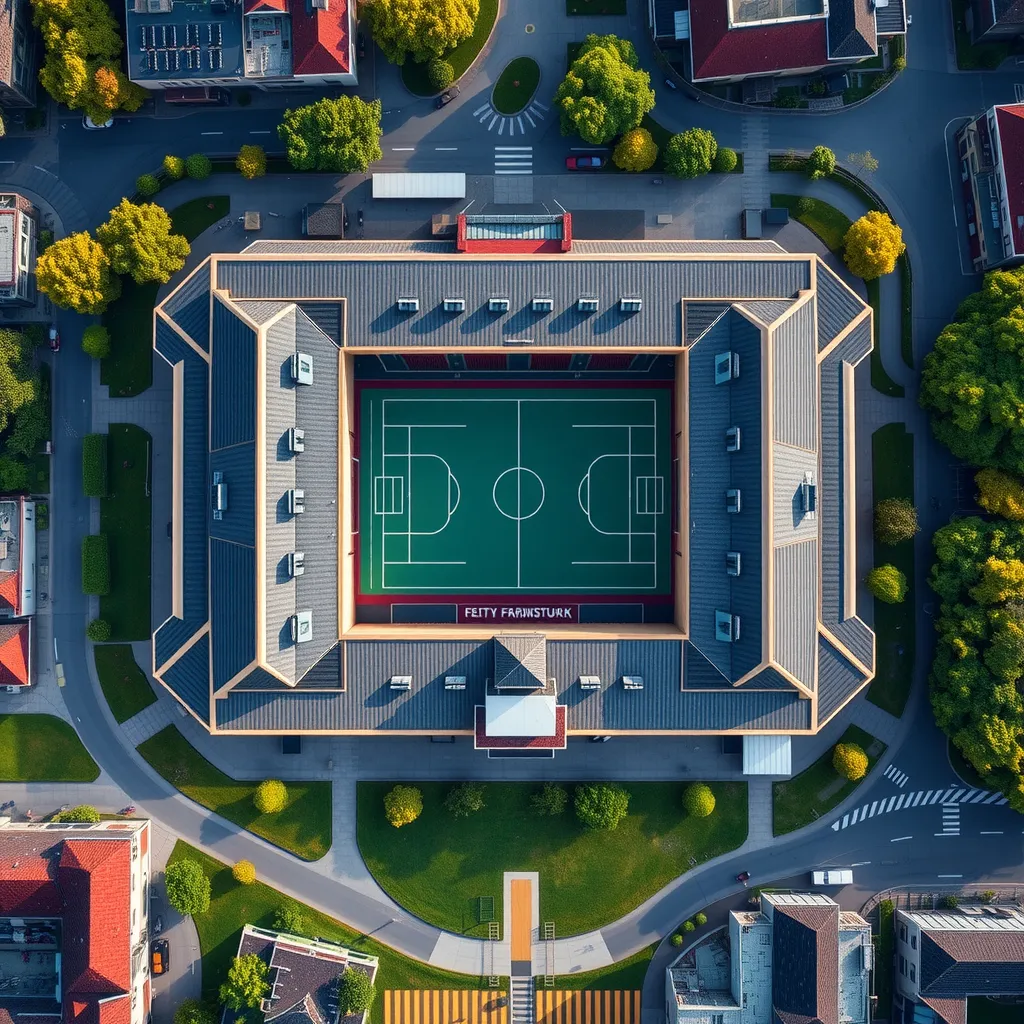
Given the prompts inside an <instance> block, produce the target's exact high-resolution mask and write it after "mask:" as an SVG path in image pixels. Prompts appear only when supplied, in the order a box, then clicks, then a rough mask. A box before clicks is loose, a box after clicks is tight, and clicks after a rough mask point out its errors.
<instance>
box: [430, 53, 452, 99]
mask: <svg viewBox="0 0 1024 1024" xmlns="http://www.w3.org/2000/svg"><path fill="white" fill-rule="evenodd" d="M427 81H428V82H430V87H431V88H432V89H433V90H434V92H442V91H443V90H445V89H447V88H448V86H450V85H451V84H452V83H453V82H454V81H455V68H453V67H452V65H451V63H450V62H449V61H446V60H439V59H438V58H436V57H435V58H434V59H433V60H431V61H428V62H427Z"/></svg>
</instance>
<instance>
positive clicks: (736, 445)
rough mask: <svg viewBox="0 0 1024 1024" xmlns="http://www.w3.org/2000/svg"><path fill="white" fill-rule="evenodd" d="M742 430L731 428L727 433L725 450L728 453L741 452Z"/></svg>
mask: <svg viewBox="0 0 1024 1024" xmlns="http://www.w3.org/2000/svg"><path fill="white" fill-rule="evenodd" d="M740 440H741V438H740V428H739V427H730V428H729V429H728V430H727V431H726V432H725V450H726V451H727V452H738V451H739V450H740Z"/></svg>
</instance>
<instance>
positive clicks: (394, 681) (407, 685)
mask: <svg viewBox="0 0 1024 1024" xmlns="http://www.w3.org/2000/svg"><path fill="white" fill-rule="evenodd" d="M388 685H389V686H390V687H391V689H392V690H411V689H412V676H392V677H391V679H390V681H389V682H388Z"/></svg>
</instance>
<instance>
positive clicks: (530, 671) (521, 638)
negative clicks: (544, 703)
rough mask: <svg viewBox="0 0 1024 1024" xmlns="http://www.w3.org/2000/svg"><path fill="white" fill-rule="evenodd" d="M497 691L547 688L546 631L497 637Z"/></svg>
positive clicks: (495, 659)
mask: <svg viewBox="0 0 1024 1024" xmlns="http://www.w3.org/2000/svg"><path fill="white" fill-rule="evenodd" d="M493 679H494V681H493V687H494V690H495V691H501V690H538V689H541V690H542V689H544V688H545V687H546V686H547V681H548V658H547V648H546V641H545V639H544V634H543V633H512V634H501V635H499V636H496V637H495V638H494V677H493Z"/></svg>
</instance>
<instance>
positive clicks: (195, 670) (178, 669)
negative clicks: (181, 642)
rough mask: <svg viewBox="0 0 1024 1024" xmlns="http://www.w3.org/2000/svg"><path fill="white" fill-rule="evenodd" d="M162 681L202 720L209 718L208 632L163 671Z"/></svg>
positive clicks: (206, 720) (205, 720)
mask: <svg viewBox="0 0 1024 1024" xmlns="http://www.w3.org/2000/svg"><path fill="white" fill-rule="evenodd" d="M162 678H163V681H164V683H165V684H166V685H167V686H168V687H169V688H170V689H171V690H172V691H173V692H174V693H176V694H177V695H178V696H179V697H180V698H181V699H182V700H183V701H184V702H185V703H186V704H187V705H188V706H189V707H190V708H191V709H192V710H193V711H194V712H195V713H196V714H197V715H198V716H199V717H200V718H201V719H202V720H203V721H204V722H208V721H209V720H210V634H209V633H204V634H203V635H202V636H201V637H199V639H198V640H196V642H195V643H194V644H192V646H191V647H189V648H188V650H187V651H185V653H184V654H182V656H181V657H180V658H178V660H177V661H176V662H175V663H174V664H173V665H172V666H171V667H170V668H168V669H166V670H165V671H164V672H163V676H162Z"/></svg>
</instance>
